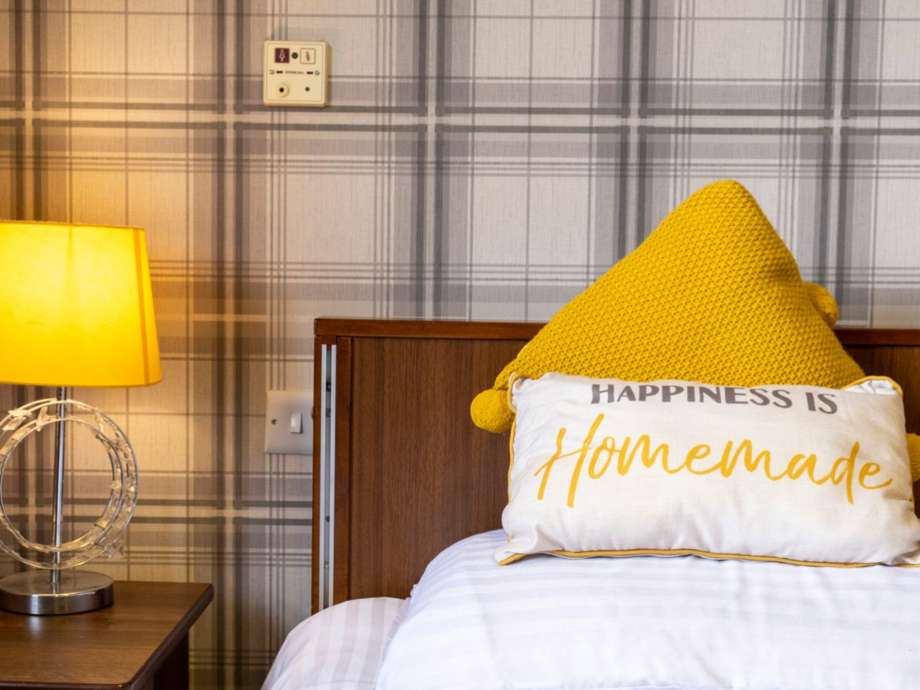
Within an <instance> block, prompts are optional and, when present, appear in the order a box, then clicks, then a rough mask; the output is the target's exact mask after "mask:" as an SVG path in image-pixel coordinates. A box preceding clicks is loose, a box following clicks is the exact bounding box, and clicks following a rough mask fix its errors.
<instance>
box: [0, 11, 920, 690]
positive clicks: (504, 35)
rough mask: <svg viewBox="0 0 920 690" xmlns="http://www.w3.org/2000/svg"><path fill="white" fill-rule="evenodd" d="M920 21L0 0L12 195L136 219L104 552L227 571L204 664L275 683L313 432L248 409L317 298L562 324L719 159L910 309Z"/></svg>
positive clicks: (272, 379) (306, 334)
mask: <svg viewBox="0 0 920 690" xmlns="http://www.w3.org/2000/svg"><path fill="white" fill-rule="evenodd" d="M918 35H920V3H916V2H912V1H910V0H900V1H897V0H865V1H860V2H857V1H856V0H849V1H846V0H772V1H766V2H747V1H745V0H734V1H733V0H657V1H650V2H641V1H639V0H619V1H614V0H611V1H604V0H555V1H553V0H441V1H440V2H424V1H423V0H313V1H309V0H273V1H269V0H252V1H248V0H236V1H235V2H234V1H231V0H226V1H224V2H221V1H219V0H0V36H2V40H0V217H9V218H36V219H48V220H52V219H53V220H72V221H82V222H102V223H112V224H127V223H130V224H134V225H140V226H142V227H145V228H146V229H147V232H148V238H149V243H150V254H151V260H152V272H153V278H154V293H155V298H156V308H157V316H158V325H159V332H160V341H161V348H162V351H163V366H164V380H163V382H162V383H161V384H159V385H157V386H153V387H150V388H144V389H134V390H130V391H125V390H112V391H101V390H81V391H78V392H77V396H76V397H78V398H82V399H84V400H86V401H88V402H92V403H95V404H98V405H99V406H100V407H102V408H103V409H105V410H106V411H108V412H109V413H111V414H112V415H113V416H114V417H115V418H116V419H117V420H118V421H119V422H120V423H122V424H123V425H124V426H125V428H126V430H127V433H128V435H129V437H130V438H131V439H132V441H133V442H134V444H135V446H136V449H137V452H138V458H139V463H140V468H141V494H140V496H141V500H140V506H139V509H138V513H137V517H136V519H135V520H134V522H133V523H132V527H131V530H130V538H129V542H128V545H127V549H126V552H125V554H124V556H123V557H120V558H118V559H116V560H114V561H112V562H110V563H104V564H96V565H95V567H97V568H98V569H104V570H106V571H108V572H110V573H111V574H113V575H115V576H116V577H120V578H131V579H138V580H186V579H188V580H205V581H210V582H213V583H214V584H215V586H216V588H217V597H216V600H215V602H214V604H213V605H212V606H211V607H210V609H209V610H208V612H207V614H206V615H205V617H204V618H203V620H202V621H201V623H199V625H198V626H197V628H196V630H195V632H194V635H193V640H192V666H193V678H194V683H195V687H198V688H221V687H226V688H232V687H236V688H254V687H258V686H259V684H260V683H261V680H262V678H263V677H264V674H265V671H266V669H267V667H268V664H269V663H270V662H271V659H272V656H273V654H274V652H275V651H276V650H277V648H278V646H279V645H280V643H281V641H282V640H283V637H284V635H285V634H286V632H287V631H288V630H290V629H291V628H292V627H293V626H294V625H295V624H296V623H297V622H298V621H300V620H301V619H302V618H303V617H304V616H305V614H306V612H307V611H308V608H309V603H308V602H309V568H310V545H309V534H310V481H311V477H310V460H309V458H302V457H294V456H290V457H288V456H278V455H265V454H264V453H263V452H262V426H263V423H264V420H263V415H264V399H265V390H266V389H267V388H285V387H287V388H307V387H310V386H311V381H312V366H313V362H312V335H313V333H312V319H313V318H314V317H316V316H318V315H330V316H332V315H337V316H375V317H400V316H402V317H439V318H459V319H528V320H541V319H546V318H548V317H549V316H550V315H551V314H552V313H553V312H554V310H556V309H557V308H558V307H559V306H560V305H562V304H563V303H564V302H565V301H567V300H568V299H569V298H570V297H571V296H573V295H574V294H576V293H577V292H579V291H580V290H581V289H582V288H583V287H584V286H586V285H587V284H588V283H589V282H591V280H593V279H594V278H595V277H596V276H597V275H599V274H600V273H601V272H603V271H604V270H606V269H607V268H608V267H609V266H610V265H611V264H612V263H613V262H614V261H616V260H617V259H618V258H619V257H622V256H623V255H625V254H626V253H627V252H629V251H630V250H631V249H632V248H633V247H635V246H636V245H637V244H638V243H639V242H641V240H642V239H643V237H645V235H646V234H647V233H648V232H649V231H650V230H651V229H652V228H654V226H655V225H656V224H657V223H658V221H659V220H660V219H661V218H662V217H663V216H664V214H665V213H666V212H667V210H668V209H670V208H671V207H673V206H674V205H675V204H676V203H678V202H679V201H680V200H681V199H682V198H683V197H685V196H686V195H688V194H689V193H690V192H692V191H693V190H695V189H696V188H698V187H699V186H701V185H703V184H704V183H706V182H708V181H711V180H714V179H718V178H724V177H733V178H736V179H738V180H740V181H741V182H742V183H744V184H745V185H746V186H748V188H750V189H751V190H752V191H753V193H754V194H755V196H756V197H757V198H758V199H759V200H760V202H761V204H762V205H763V207H764V210H765V211H766V213H767V215H768V216H769V217H770V218H771V220H772V221H773V222H774V224H775V225H776V226H777V228H778V230H779V231H780V233H781V234H782V235H783V237H784V238H785V240H786V242H787V243H788V244H789V246H790V247H791V248H792V250H793V251H794V253H795V255H796V256H797V258H798V260H799V262H800V264H801V268H802V272H803V275H804V277H805V278H806V279H810V280H817V281H820V282H822V283H824V284H825V285H827V286H828V287H829V288H830V289H832V290H833V291H834V292H835V294H836V295H837V297H838V299H839V300H840V302H841V309H842V320H843V321H844V322H846V323H850V324H854V325H866V326H914V327H920V270H918V269H920V163H918V161H920V47H918V42H917V36H918ZM268 38H277V39H286V38H292V39H297V38H302V39H323V40H327V41H329V43H330V45H331V46H332V75H333V76H332V82H331V98H332V104H333V105H332V107H330V108H328V109H326V110H286V109H266V108H264V107H263V106H262V105H261V102H260V100H261V99H260V93H261V92H260V88H261V87H260V80H259V74H260V59H261V44H262V41H263V40H265V39H268ZM40 394H41V391H37V390H35V389H31V388H22V387H21V388H12V387H3V388H2V395H0V398H2V400H0V402H2V403H3V406H4V409H6V408H8V407H9V406H11V405H14V404H18V403H22V402H25V401H26V400H29V399H32V398H34V397H36V396H37V395H40ZM458 422H460V423H463V420H458ZM75 443H77V445H78V446H80V443H79V441H75ZM81 447H82V446H81ZM76 450H77V451H79V450H80V448H77V449H76ZM74 462H75V463H76V465H77V466H76V468H75V469H76V471H75V472H74V473H73V474H72V475H71V477H70V479H69V481H70V491H71V493H72V495H73V496H74V498H75V500H74V501H73V502H72V504H71V506H72V507H71V511H72V520H73V522H74V524H75V526H76V527H79V526H80V525H84V524H86V523H88V522H89V521H90V520H92V518H93V517H94V515H95V513H94V510H95V509H97V508H98V506H99V501H98V496H99V495H100V494H99V486H98V485H97V484H94V483H93V481H92V480H93V478H94V477H96V478H98V476H99V475H98V471H97V470H94V469H92V467H91V466H90V465H91V463H90V462H89V461H88V460H87V461H83V460H81V459H80V454H79V453H77V454H76V458H75V460H74ZM80 463H84V464H82V465H81V464H80ZM31 469H32V470H33V472H32V473H31V474H29V473H26V472H24V473H23V478H22V479H21V481H20V483H19V485H18V486H19V489H20V492H19V495H18V498H17V499H11V500H14V501H15V500H18V501H19V504H18V505H21V506H22V507H23V510H25V509H26V508H27V507H28V506H30V505H32V506H34V505H35V503H36V502H38V503H42V500H43V499H42V497H46V496H47V495H48V490H49V482H48V477H47V473H43V472H41V471H35V470H36V468H35V467H33V468H31ZM94 472H95V474H94ZM27 475H28V476H27ZM29 477H31V478H29ZM14 488H15V487H14ZM91 489H92V491H91ZM30 501H31V503H30ZM40 528H41V526H40V525H39V526H38V527H37V529H39V531H40ZM0 567H2V568H3V572H9V571H10V570H11V569H12V567H13V566H12V564H10V563H9V562H4V563H3V564H2V566H0Z"/></svg>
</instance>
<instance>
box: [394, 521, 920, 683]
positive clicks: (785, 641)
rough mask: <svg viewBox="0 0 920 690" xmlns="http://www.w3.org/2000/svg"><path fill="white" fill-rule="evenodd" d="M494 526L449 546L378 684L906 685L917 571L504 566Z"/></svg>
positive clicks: (919, 612)
mask: <svg viewBox="0 0 920 690" xmlns="http://www.w3.org/2000/svg"><path fill="white" fill-rule="evenodd" d="M503 541H504V534H503V533H502V532H500V531H495V532H489V533H486V534H481V535H478V536H475V537H470V538H469V539H466V540H464V541H462V542H459V543H458V544H455V545H454V546H452V547H450V548H448V549H447V550H445V551H444V552H443V553H442V554H441V555H439V556H438V557H437V558H436V559H435V560H434V561H432V562H431V564H430V565H429V566H428V569H427V570H426V572H425V575H424V577H423V578H422V580H421V582H420V583H419V584H418V585H417V586H416V587H415V589H414V591H413V595H412V598H411V599H410V601H409V604H408V606H407V607H406V609H405V611H404V612H403V613H402V615H401V617H400V623H399V626H398V627H397V628H396V630H395V633H394V635H393V639H392V641H391V642H390V644H389V646H388V648H387V651H386V654H385V657H384V661H383V665H382V668H381V670H380V675H379V678H378V685H377V688H378V690H435V689H444V690H446V689H450V690H474V689H475V690H498V689H499V688H501V689H503V690H504V689H510V688H520V689H525V688H526V689H531V690H533V689H540V690H557V689H558V690H561V689H563V688H565V689H566V690H575V689H580V690H586V689H588V688H590V689H592V690H613V689H616V690H627V689H630V690H632V689H639V688H641V689H642V690H664V689H667V690H677V689H679V690H716V689H718V690H726V689H729V688H730V689H732V690H907V689H908V688H913V687H915V686H916V684H917V682H918V679H920V571H917V570H909V569H897V568H887V567H883V566H876V567H871V568H863V569H833V568H808V567H799V566H791V565H780V564H773V563H757V562H741V561H724V562H718V561H711V560H703V559H700V558H695V557H682V558H668V559H663V558H652V557H645V558H624V559H590V560H571V561H565V560H562V559H559V558H555V557H552V556H536V557H531V558H528V559H525V560H523V561H521V562H519V563H515V564H513V565H509V566H498V565H496V564H495V562H494V561H493V560H492V553H493V551H494V550H495V549H496V548H497V547H498V546H500V544H501V543H502V542H503Z"/></svg>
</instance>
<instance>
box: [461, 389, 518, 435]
mask: <svg viewBox="0 0 920 690" xmlns="http://www.w3.org/2000/svg"><path fill="white" fill-rule="evenodd" d="M470 417H472V418H473V424H475V425H476V426H478V427H479V428H480V429H485V430H486V431H491V432H492V433H493V434H498V433H501V432H503V431H507V430H508V429H510V428H511V422H512V421H514V412H513V411H512V410H511V408H510V407H508V391H506V390H496V389H495V388H489V389H487V390H484V391H482V393H480V394H479V395H477V396H476V397H475V398H473V402H472V403H471V404H470Z"/></svg>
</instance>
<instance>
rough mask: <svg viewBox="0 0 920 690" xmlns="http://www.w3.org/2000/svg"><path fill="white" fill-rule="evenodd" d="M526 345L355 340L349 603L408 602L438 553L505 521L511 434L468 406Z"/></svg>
mask: <svg viewBox="0 0 920 690" xmlns="http://www.w3.org/2000/svg"><path fill="white" fill-rule="evenodd" d="M523 344H524V342H523V341H494V342H483V341H469V340H452V339H444V338H441V339H429V340H418V339H414V338H355V339H354V341H353V352H352V357H353V370H352V391H353V393H352V395H353V402H352V405H353V409H352V419H351V427H352V438H353V446H352V452H353V456H352V468H351V476H350V481H351V511H350V513H351V515H350V518H351V527H350V541H351V544H350V557H349V565H348V567H349V585H348V596H349V597H366V596H395V597H404V596H406V595H407V594H408V592H409V589H410V588H411V587H412V585H413V584H414V583H415V582H416V581H417V580H418V577H419V575H421V573H422V571H423V570H424V568H425V565H427V563H428V562H429V561H430V560H431V559H432V558H433V557H434V556H435V555H437V553H438V552H439V551H441V550H442V549H444V548H445V547H447V546H449V545H450V544H452V543H454V542H455V541H457V540H459V539H462V538H463V537H466V536H468V535H470V534H475V533H477V532H483V531H486V530H489V529H494V528H496V527H498V526H499V525H500V524H501V510H502V508H503V507H504V505H505V501H506V492H507V488H506V474H507V467H508V465H507V463H508V451H507V445H506V444H507V436H506V435H504V434H503V435H494V434H489V433H486V432H484V431H481V430H479V429H477V428H475V427H474V426H473V424H472V422H471V421H470V417H469V402H470V400H471V399H472V397H473V396H474V395H475V394H476V393H477V392H478V391H479V390H481V389H482V388H483V386H484V385H488V383H489V382H490V381H491V380H492V378H493V377H494V376H495V372H496V371H498V370H499V369H500V368H501V367H502V366H503V365H504V363H505V362H507V361H508V359H510V358H511V357H513V356H514V353H515V352H517V350H518V349H520V347H521V346H522V345H523ZM337 528H338V526H337ZM337 531H338V529H337ZM336 567H337V568H338V565H337V566H336Z"/></svg>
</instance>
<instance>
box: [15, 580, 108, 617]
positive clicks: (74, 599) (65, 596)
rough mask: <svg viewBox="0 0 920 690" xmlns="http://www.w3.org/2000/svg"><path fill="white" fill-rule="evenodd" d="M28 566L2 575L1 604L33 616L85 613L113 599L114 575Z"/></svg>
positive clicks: (16, 611)
mask: <svg viewBox="0 0 920 690" xmlns="http://www.w3.org/2000/svg"><path fill="white" fill-rule="evenodd" d="M56 575H57V577H56V578H55V579H54V580H52V574H51V573H50V572H48V571H47V570H27V571H25V572H22V573H15V574H13V575H8V576H7V577H5V578H3V579H0V608H2V609H5V610H7V611H12V612H13V613H24V614H27V615H30V616H56V615H61V614H67V613H85V612H86V611H95V610H96V609H101V608H103V607H105V606H109V605H110V604H111V603H112V601H113V596H112V578H110V577H109V576H108V575H103V574H102V573H94V572H91V571H87V570H61V571H59V572H58V573H56Z"/></svg>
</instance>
